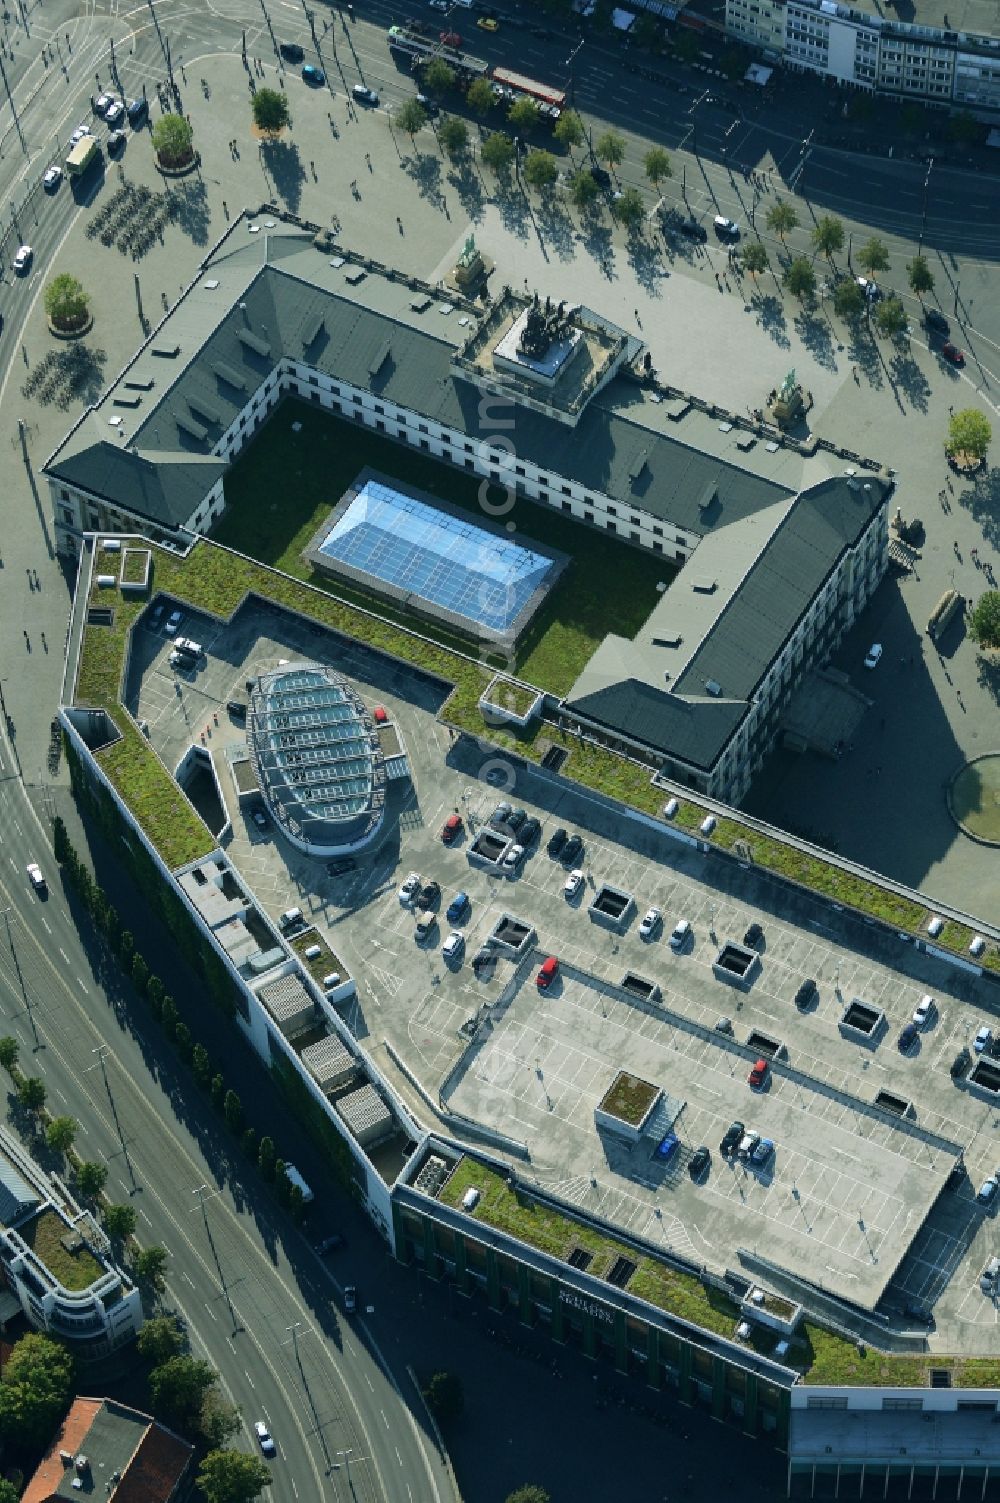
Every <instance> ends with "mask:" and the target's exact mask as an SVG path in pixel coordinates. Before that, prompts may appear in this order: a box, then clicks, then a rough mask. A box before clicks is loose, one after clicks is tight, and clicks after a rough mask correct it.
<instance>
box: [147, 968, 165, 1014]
mask: <svg viewBox="0 0 1000 1503" xmlns="http://www.w3.org/2000/svg"><path fill="white" fill-rule="evenodd" d="M164 991H165V989H164V985H163V982H162V981H161V980H160V978H159V976H150V978H149V983H148V985H147V987H146V996H147V997H148V998H149V1000H150V1002H152V1003H154V1004H155V1003H159V1004H160V1006H161V1007H162V1005H163V997H164Z"/></svg>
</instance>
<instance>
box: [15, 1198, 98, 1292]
mask: <svg viewBox="0 0 1000 1503" xmlns="http://www.w3.org/2000/svg"><path fill="white" fill-rule="evenodd" d="M17 1230H18V1235H19V1236H20V1237H21V1238H22V1239H23V1240H24V1241H25V1242H26V1243H27V1245H28V1246H29V1247H30V1248H31V1249H32V1251H33V1252H34V1254H35V1256H36V1257H37V1258H39V1259H40V1260H41V1262H43V1263H44V1264H45V1266H46V1268H47V1269H48V1270H49V1272H50V1273H51V1275H52V1277H53V1278H55V1279H58V1280H59V1282H60V1284H62V1286H63V1288H64V1289H69V1290H71V1291H73V1292H79V1290H81V1289H89V1288H90V1286H91V1284H92V1283H93V1282H94V1280H95V1279H99V1278H100V1277H101V1275H102V1274H103V1273H104V1269H103V1268H102V1267H101V1265H100V1263H98V1261H97V1259H96V1258H95V1257H94V1255H93V1253H92V1252H91V1251H90V1249H89V1248H86V1247H81V1248H79V1249H78V1250H77V1251H76V1252H68V1251H67V1249H66V1248H65V1247H64V1246H63V1243H62V1239H63V1238H64V1237H67V1236H68V1237H70V1238H72V1237H74V1236H75V1235H76V1233H75V1232H74V1231H73V1229H72V1228H71V1227H68V1226H67V1225H66V1223H65V1221H63V1219H62V1217H61V1216H58V1215H57V1214H56V1212H55V1211H53V1210H51V1209H46V1210H43V1211H41V1212H39V1214H38V1215H37V1216H33V1217H32V1219H31V1220H30V1221H28V1222H26V1223H25V1224H24V1226H19V1227H18V1229H17Z"/></svg>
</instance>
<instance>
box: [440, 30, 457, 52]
mask: <svg viewBox="0 0 1000 1503" xmlns="http://www.w3.org/2000/svg"><path fill="white" fill-rule="evenodd" d="M461 45H462V38H461V37H460V36H459V34H458V32H457V31H442V33H441V46H442V47H452V48H454V49H455V50H456V51H457V50H458V48H459V47H461Z"/></svg>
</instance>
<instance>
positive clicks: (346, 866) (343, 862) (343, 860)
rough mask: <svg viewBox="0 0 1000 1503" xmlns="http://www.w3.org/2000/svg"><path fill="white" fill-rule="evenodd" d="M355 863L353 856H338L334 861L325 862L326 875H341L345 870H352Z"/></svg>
mask: <svg viewBox="0 0 1000 1503" xmlns="http://www.w3.org/2000/svg"><path fill="white" fill-rule="evenodd" d="M357 864H358V863H357V862H356V861H355V859H354V857H353V856H338V857H337V859H336V861H328V862H327V863H326V874H327V876H328V877H342V876H343V875H344V873H345V872H352V871H354V869H355V867H356V866H357Z"/></svg>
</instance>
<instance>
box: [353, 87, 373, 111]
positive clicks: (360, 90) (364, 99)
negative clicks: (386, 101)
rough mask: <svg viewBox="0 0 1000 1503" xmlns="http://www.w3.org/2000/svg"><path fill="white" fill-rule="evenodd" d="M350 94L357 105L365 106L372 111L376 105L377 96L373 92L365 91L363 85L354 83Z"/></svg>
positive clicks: (370, 90)
mask: <svg viewBox="0 0 1000 1503" xmlns="http://www.w3.org/2000/svg"><path fill="white" fill-rule="evenodd" d="M351 93H352V94H353V95H354V98H355V99H356V100H357V101H358V103H359V104H367V105H368V106H369V107H370V108H371V109H374V108H375V106H376V105H377V104H378V95H377V94H376V92H375V90H374V89H367V88H366V87H365V85H364V84H359V83H356V84H355V85H354V87H353V88H352V90H351Z"/></svg>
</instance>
